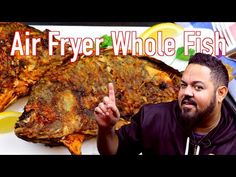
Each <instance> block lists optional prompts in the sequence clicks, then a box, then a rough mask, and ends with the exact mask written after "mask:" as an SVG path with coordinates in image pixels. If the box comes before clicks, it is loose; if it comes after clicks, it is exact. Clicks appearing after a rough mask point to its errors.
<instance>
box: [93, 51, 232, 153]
mask: <svg viewBox="0 0 236 177" xmlns="http://www.w3.org/2000/svg"><path fill="white" fill-rule="evenodd" d="M228 82H229V76H228V72H227V69H226V67H225V66H224V65H223V63H222V62H221V61H220V60H219V59H218V58H216V57H214V56H211V55H208V54H204V53H196V54H195V55H194V56H192V57H191V58H190V60H189V63H188V66H187V67H186V69H185V71H184V73H183V76H182V79H181V83H180V91H179V95H178V100H176V101H172V102H166V103H159V104H147V105H144V106H143V107H142V108H141V109H140V111H139V112H138V113H137V114H136V115H134V116H133V117H132V121H131V123H130V124H128V125H124V126H122V127H121V128H120V129H119V130H117V131H116V130H115V128H114V125H115V124H116V122H117V121H118V120H119V118H120V113H119V110H118V109H117V107H116V102H115V93H114V88H113V85H112V84H111V83H109V85H108V88H109V89H108V90H109V96H106V97H104V99H103V101H102V102H101V103H100V104H99V105H98V106H97V107H96V108H95V110H94V114H95V116H96V121H97V123H98V126H99V130H98V139H97V146H98V150H99V152H100V154H103V155H108V154H126V155H133V154H140V153H142V154H143V155H184V154H185V155H188V154H189V155H198V154H200V155H209V154H216V155H236V119H235V115H234V113H233V112H232V110H231V109H230V108H229V107H228V105H226V104H225V103H224V98H225V97H226V95H227V93H228Z"/></svg>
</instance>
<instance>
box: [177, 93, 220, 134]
mask: <svg viewBox="0 0 236 177" xmlns="http://www.w3.org/2000/svg"><path fill="white" fill-rule="evenodd" d="M215 100H216V94H214V95H213V96H212V98H211V101H210V103H209V105H208V106H207V107H206V109H204V110H203V111H200V110H198V108H197V103H196V102H195V101H193V100H192V99H191V98H189V97H188V96H186V97H185V98H184V99H183V100H182V102H181V105H182V104H184V103H186V102H187V103H188V104H191V105H192V106H194V107H195V109H196V110H195V111H194V112H193V111H191V109H189V108H182V107H181V121H182V123H183V124H184V126H185V127H186V128H187V129H189V130H191V129H192V128H193V127H196V126H197V125H199V124H201V123H202V122H203V121H205V120H206V118H207V117H208V116H209V115H210V114H211V113H212V112H213V111H214V109H215V107H216V101H215Z"/></svg>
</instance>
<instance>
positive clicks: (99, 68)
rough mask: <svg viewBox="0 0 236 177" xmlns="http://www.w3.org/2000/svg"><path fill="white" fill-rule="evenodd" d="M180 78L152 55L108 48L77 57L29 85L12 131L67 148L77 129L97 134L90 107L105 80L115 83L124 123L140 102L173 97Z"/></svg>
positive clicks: (100, 94) (101, 92) (104, 87)
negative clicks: (23, 106) (19, 115)
mask: <svg viewBox="0 0 236 177" xmlns="http://www.w3.org/2000/svg"><path fill="white" fill-rule="evenodd" d="M180 78H181V74H180V73H179V72H178V71H177V70H175V69H173V68H171V67H170V66H168V65H166V64H164V63H163V62H161V61H158V60H156V59H153V58H150V57H137V56H132V55H127V56H122V55H119V56H115V55H114V54H113V51H112V50H106V51H104V52H102V54H101V55H100V56H92V57H85V56H84V57H81V58H79V59H77V60H76V62H74V63H68V64H66V65H63V66H61V67H60V68H58V69H57V70H50V71H49V72H47V73H46V75H45V76H44V77H43V78H42V79H40V81H39V82H38V83H37V84H36V85H34V86H33V88H32V92H31V95H30V97H29V101H28V103H27V105H26V106H25V108H24V112H23V114H22V116H21V117H20V118H19V121H18V122H17V123H16V125H15V134H16V135H17V136H18V137H19V138H22V139H24V140H27V141H31V142H40V143H45V144H48V145H57V144H61V143H64V144H65V145H66V146H67V147H68V144H73V142H71V141H72V140H73V139H74V138H75V136H73V135H75V134H81V135H85V136H87V137H91V136H96V135H97V128H98V127H97V124H96V121H95V117H94V108H95V107H96V106H97V105H98V103H99V102H100V101H101V100H102V98H103V97H104V96H105V95H107V94H108V89H107V84H108V83H109V82H113V83H114V88H115V93H116V94H115V97H116V103H117V107H118V108H119V110H120V113H121V117H122V118H123V119H124V120H126V122H127V121H129V119H130V118H131V117H132V116H133V115H134V114H135V113H137V112H138V110H139V109H140V107H141V106H142V105H144V104H147V103H159V102H168V101H172V100H175V99H177V93H178V90H179V81H180ZM124 122H125V121H124ZM124 124H125V123H124ZM122 125H123V124H122ZM119 126H121V125H119ZM67 137H69V139H67ZM79 139H80V140H81V139H82V140H83V139H84V138H81V137H80V138H79ZM85 139H86V138H85ZM67 140H68V141H67ZM65 142H66V143H65ZM75 146H78V145H77V144H76V145H75V144H74V145H73V147H75ZM73 147H71V149H73ZM74 153H76V152H74Z"/></svg>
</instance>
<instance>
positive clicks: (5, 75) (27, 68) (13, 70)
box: [0, 22, 71, 112]
mask: <svg viewBox="0 0 236 177" xmlns="http://www.w3.org/2000/svg"><path fill="white" fill-rule="evenodd" d="M16 32H17V33H18V37H19V38H18V39H19V40H18V42H16V43H15V46H16V48H17V49H20V46H21V47H22V49H23V50H22V51H25V53H23V54H22V53H20V50H14V51H13V54H12V55H11V51H12V48H13V44H14V39H15V36H16ZM33 38H34V39H37V38H39V39H41V41H40V42H38V43H37V45H36V48H35V52H36V53H37V55H32V53H33V50H32V39H33ZM26 39H27V40H26ZM19 41H20V43H19ZM26 41H27V42H26ZM55 41H56V39H55ZM58 42H59V41H58ZM27 46H28V47H27ZM68 48H69V46H66V49H68ZM26 51H28V53H27V52H26ZM53 52H54V53H53V55H51V56H50V55H49V53H48V30H45V31H44V32H42V31H40V30H37V29H35V28H33V27H30V26H28V25H26V24H22V23H17V22H9V23H8V22H2V23H0V81H1V82H0V112H1V111H3V110H5V109H6V108H7V107H8V106H9V105H10V104H11V103H12V102H14V101H15V100H16V99H17V98H19V97H22V96H25V95H28V94H29V92H30V89H31V86H32V85H33V84H35V83H36V82H37V81H38V80H39V79H40V78H41V77H42V76H43V75H44V73H45V72H46V71H48V70H49V69H55V67H56V66H58V65H61V64H63V62H65V61H66V60H69V59H70V58H71V54H70V53H71V52H69V50H66V52H65V55H64V56H61V55H60V47H57V46H56V47H54V51H53Z"/></svg>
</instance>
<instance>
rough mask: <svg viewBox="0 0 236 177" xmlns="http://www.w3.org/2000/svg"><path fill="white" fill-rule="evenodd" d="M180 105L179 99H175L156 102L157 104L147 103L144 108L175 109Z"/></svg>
mask: <svg viewBox="0 0 236 177" xmlns="http://www.w3.org/2000/svg"><path fill="white" fill-rule="evenodd" d="M177 105H178V101H177V100H174V101H170V102H161V103H156V104H151V103H150V104H145V105H144V106H143V109H144V110H145V111H147V110H148V111H149V110H157V111H158V110H159V109H161V110H163V109H167V110H169V109H174V108H175V107H176V106H177Z"/></svg>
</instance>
